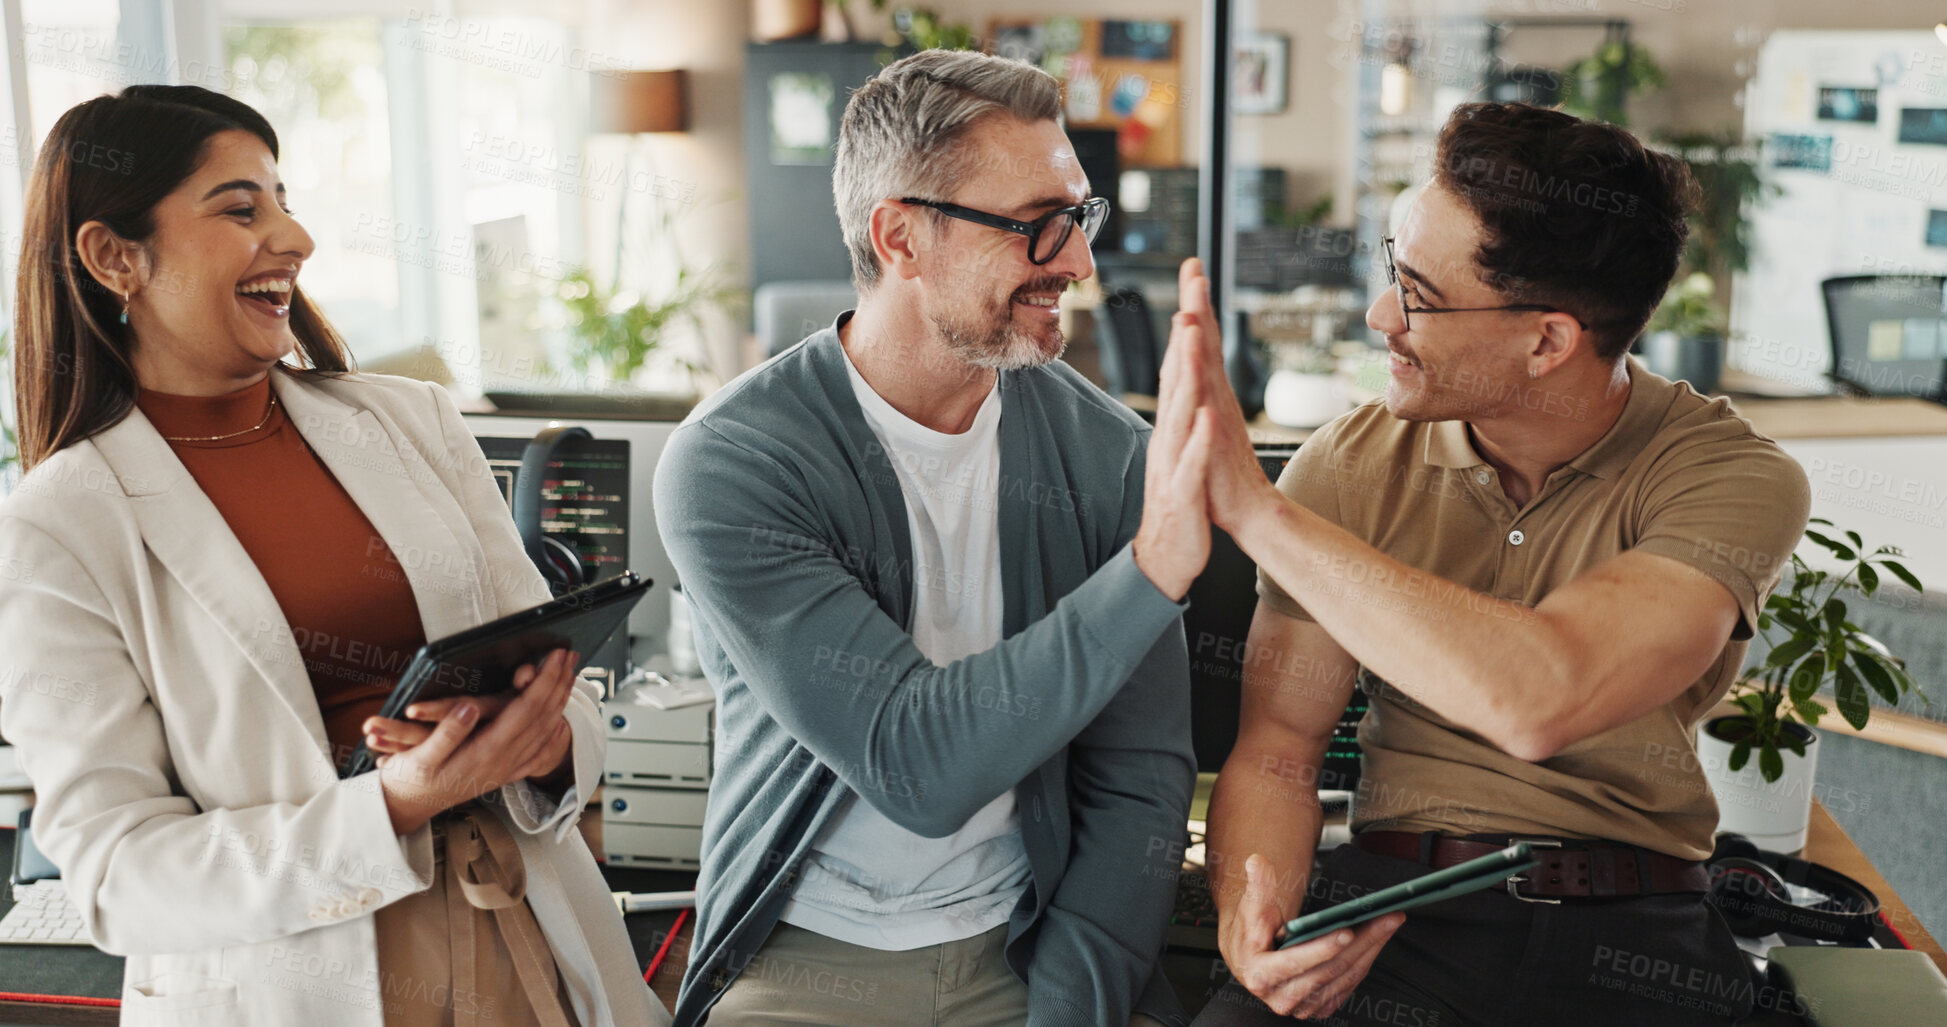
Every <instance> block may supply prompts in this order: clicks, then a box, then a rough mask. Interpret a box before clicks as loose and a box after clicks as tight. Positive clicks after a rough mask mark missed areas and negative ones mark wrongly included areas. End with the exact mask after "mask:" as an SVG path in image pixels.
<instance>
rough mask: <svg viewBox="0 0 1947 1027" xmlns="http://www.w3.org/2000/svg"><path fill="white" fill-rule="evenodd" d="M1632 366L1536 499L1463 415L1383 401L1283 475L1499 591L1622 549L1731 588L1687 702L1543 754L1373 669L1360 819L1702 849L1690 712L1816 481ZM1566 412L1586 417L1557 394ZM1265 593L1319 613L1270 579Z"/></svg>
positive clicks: (1719, 669)
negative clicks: (1618, 407) (1600, 424)
mask: <svg viewBox="0 0 1947 1027" xmlns="http://www.w3.org/2000/svg"><path fill="white" fill-rule="evenodd" d="M1629 373H1630V383H1631V388H1630V395H1629V399H1628V401H1627V403H1626V404H1625V405H1624V407H1623V412H1622V415H1621V417H1619V418H1618V419H1617V421H1616V424H1615V426H1614V427H1612V428H1611V429H1610V430H1609V432H1608V434H1606V435H1604V436H1603V437H1602V438H1601V439H1600V440H1598V441H1597V442H1596V443H1595V444H1594V445H1593V446H1590V447H1589V448H1588V449H1587V450H1585V451H1583V453H1582V454H1581V455H1580V456H1577V457H1576V458H1574V459H1573V460H1570V461H1569V462H1568V464H1567V465H1566V466H1563V467H1561V468H1559V469H1557V470H1556V471H1555V473H1553V474H1551V475H1549V476H1548V479H1547V481H1546V482H1545V483H1544V484H1543V486H1542V488H1541V490H1540V491H1539V492H1538V493H1537V494H1536V495H1535V497H1534V499H1533V500H1532V501H1531V502H1530V503H1529V504H1528V505H1527V506H1526V507H1525V508H1521V509H1517V508H1516V507H1515V505H1514V503H1513V502H1512V501H1511V500H1509V499H1508V497H1507V494H1506V493H1504V492H1502V491H1501V482H1500V476H1499V474H1498V473H1497V472H1496V471H1495V469H1494V468H1493V467H1491V466H1490V465H1489V464H1488V463H1487V462H1486V461H1485V460H1483V459H1481V457H1480V455H1479V454H1478V453H1476V452H1475V451H1474V447H1473V445H1472V443H1471V442H1470V440H1469V436H1468V428H1467V425H1466V423H1465V422H1462V421H1437V422H1418V423H1415V422H1409V421H1401V420H1399V419H1397V418H1395V417H1393V416H1392V415H1391V414H1389V413H1387V412H1386V407H1385V404H1384V403H1383V402H1381V401H1377V400H1375V401H1373V402H1371V403H1368V404H1366V405H1365V406H1362V407H1360V408H1358V409H1357V410H1354V411H1352V412H1351V413H1348V414H1346V415H1344V416H1343V417H1340V418H1338V419H1337V420H1335V421H1333V422H1332V423H1330V424H1328V425H1326V426H1325V427H1324V428H1321V429H1319V431H1318V432H1316V433H1315V434H1313V435H1312V437H1311V438H1310V439H1309V440H1308V441H1306V443H1305V444H1304V446H1303V447H1301V448H1300V449H1299V451H1298V455H1297V457H1296V458H1295V459H1293V460H1292V461H1291V463H1290V465H1289V466H1287V467H1286V468H1285V472H1284V474H1283V475H1282V476H1281V477H1280V478H1279V480H1278V489H1279V491H1281V492H1283V493H1284V494H1285V495H1286V496H1289V497H1291V498H1292V499H1294V500H1296V501H1297V502H1299V503H1302V504H1304V505H1305V506H1306V507H1308V508H1310V509H1311V510H1313V511H1314V512H1316V513H1318V514H1320V515H1321V516H1323V517H1325V518H1326V519H1328V520H1330V521H1332V522H1333V523H1335V524H1338V525H1340V526H1341V527H1343V528H1345V529H1346V530H1348V531H1350V532H1352V533H1353V534H1354V535H1357V536H1358V537H1359V538H1361V539H1364V540H1365V541H1366V542H1367V543H1369V544H1371V545H1373V546H1374V547H1376V548H1378V549H1379V550H1381V551H1383V552H1385V553H1386V554H1388V555H1389V556H1392V557H1393V558H1394V559H1397V560H1399V561H1401V562H1403V563H1406V564H1409V565H1411V566H1413V567H1416V568H1419V569H1421V570H1424V571H1427V572H1429V573H1430V574H1432V575H1435V576H1437V577H1438V578H1441V579H1445V580H1446V581H1448V582H1453V583H1456V584H1458V585H1460V586H1464V587H1465V588H1468V589H1472V590H1474V591H1477V592H1482V593H1485V594H1488V595H1492V596H1496V597H1498V598H1501V599H1506V600H1511V601H1513V602H1517V603H1522V604H1525V605H1528V606H1533V605H1535V604H1537V603H1539V602H1540V601H1541V600H1542V599H1543V598H1544V597H1546V596H1547V595H1548V594H1549V593H1550V592H1551V591H1553V590H1554V589H1556V588H1557V587H1559V586H1561V585H1563V584H1565V583H1567V582H1568V581H1570V580H1572V579H1574V578H1575V577H1576V576H1577V575H1579V574H1581V573H1582V572H1583V571H1586V570H1588V569H1589V568H1591V567H1594V566H1596V565H1597V564H1599V563H1601V562H1603V561H1604V560H1607V559H1609V558H1610V557H1612V556H1615V555H1616V554H1618V553H1621V552H1623V551H1624V550H1628V549H1639V550H1642V551H1645V552H1650V553H1656V554H1658V555H1660V556H1666V557H1669V558H1671V559H1675V560H1680V561H1682V562H1683V563H1686V564H1689V565H1690V566H1692V567H1695V568H1697V569H1698V570H1701V571H1703V572H1704V573H1705V574H1708V575H1710V576H1711V577H1712V578H1714V579H1716V580H1717V581H1719V582H1720V583H1722V584H1723V585H1724V587H1725V588H1726V589H1728V590H1729V591H1730V593H1731V595H1732V596H1734V597H1736V599H1737V605H1738V611H1739V613H1740V619H1739V623H1738V625H1737V628H1736V630H1735V631H1733V632H1732V634H1731V637H1730V638H1727V639H1725V641H1724V649H1723V652H1722V653H1720V654H1719V656H1718V659H1717V661H1716V662H1715V663H1713V664H1712V665H1711V667H1710V669H1709V670H1707V671H1705V672H1704V675H1703V676H1702V677H1700V678H1698V679H1697V680H1696V681H1695V682H1694V683H1692V684H1691V686H1690V687H1689V688H1688V689H1686V690H1685V691H1684V692H1683V693H1682V694H1681V695H1679V696H1678V697H1677V698H1676V699H1674V700H1673V701H1671V702H1670V703H1668V704H1666V705H1664V706H1663V707H1661V708H1659V709H1657V710H1656V711H1654V712H1652V713H1649V714H1647V715H1645V716H1643V717H1640V718H1638V719H1636V720H1634V721H1631V722H1629V723H1627V724H1624V725H1621V726H1620V727H1617V728H1614V729H1612V730H1609V731H1606V732H1603V733H1602V734H1599V735H1596V736H1594V737H1592V738H1586V739H1583V740H1582V741H1580V742H1576V743H1574V744H1573V745H1570V746H1568V747H1567V748H1565V749H1563V750H1562V751H1561V752H1559V753H1557V754H1556V755H1554V756H1552V757H1550V758H1548V759H1546V760H1543V761H1541V762H1539V763H1529V762H1526V761H1524V760H1519V759H1516V758H1514V757H1513V756H1510V755H1508V754H1507V753H1505V752H1502V751H1501V750H1500V749H1498V748H1496V747H1495V746H1493V745H1491V744H1489V743H1488V742H1486V741H1485V740H1483V739H1481V738H1480V737H1478V736H1476V735H1474V734H1473V733H1471V732H1469V731H1467V730H1466V729H1464V728H1460V727H1458V726H1456V725H1455V724H1454V723H1453V722H1451V721H1449V720H1447V719H1446V718H1444V717H1442V716H1440V715H1439V714H1437V713H1435V712H1433V711H1432V710H1430V709H1428V708H1426V707H1425V706H1422V705H1419V704H1418V703H1416V702H1414V701H1413V700H1412V699H1410V698H1408V697H1406V696H1405V695H1403V694H1401V693H1400V691H1399V690H1398V689H1397V688H1393V687H1389V686H1387V685H1386V684H1385V682H1383V681H1380V680H1379V679H1377V678H1375V677H1373V676H1372V675H1371V674H1367V673H1363V672H1362V673H1361V675H1360V687H1361V688H1362V689H1364V690H1365V691H1366V692H1367V694H1368V695H1369V697H1370V699H1371V710H1370V712H1368V713H1367V715H1366V718H1365V721H1364V723H1363V724H1362V725H1361V726H1360V728H1359V744H1360V746H1361V748H1362V749H1363V750H1364V752H1365V759H1364V764H1363V768H1364V769H1363V773H1362V775H1361V780H1360V782H1359V788H1358V791H1357V792H1356V793H1355V795H1354V800H1353V810H1352V820H1353V829H1354V830H1355V831H1357V830H1366V829H1389V830H1402V831H1428V830H1432V831H1442V832H1446V833H1449V834H1539V835H1560V836H1567V837H1588V838H1607V839H1611V840H1615V841H1623V842H1630V843H1632V844H1636V845H1641V846H1645V847H1647V848H1651V849H1655V850H1657V851H1659V852H1666V853H1669V854H1671V855H1673V856H1678V857H1681V858H1684V859H1702V858H1704V857H1705V856H1708V855H1709V854H1710V851H1711V835H1712V833H1713V832H1714V831H1715V829H1716V826H1717V803H1716V801H1715V800H1714V799H1713V798H1712V797H1711V792H1710V787H1709V785H1708V784H1706V783H1705V781H1704V776H1703V771H1702V768H1701V767H1700V766H1699V765H1698V762H1697V759H1696V749H1695V728H1696V724H1697V721H1698V720H1700V719H1701V718H1702V717H1703V715H1704V714H1705V713H1707V712H1709V711H1710V709H1711V708H1712V707H1713V706H1715V705H1716V703H1717V701H1718V700H1719V699H1720V698H1721V697H1722V696H1723V695H1724V693H1725V692H1726V691H1728V690H1729V688H1730V685H1731V682H1732V680H1733V679H1734V678H1735V676H1736V675H1737V673H1738V671H1739V669H1740V668H1741V667H1742V666H1743V663H1744V651H1745V649H1746V648H1747V646H1748V644H1749V643H1748V641H1747V640H1748V639H1749V638H1750V637H1751V632H1752V626H1753V625H1755V624H1756V623H1757V617H1758V611H1759V609H1760V608H1761V607H1762V606H1763V604H1764V601H1765V598H1766V597H1767V596H1768V595H1769V594H1770V592H1771V589H1772V588H1773V586H1775V585H1776V584H1777V583H1778V578H1779V574H1780V572H1781V571H1782V569H1783V567H1784V566H1785V565H1786V563H1787V562H1788V560H1789V556H1790V554H1791V551H1792V549H1793V548H1795V547H1796V546H1797V544H1798V540H1799V538H1800V536H1801V535H1802V534H1803V532H1804V530H1805V521H1806V516H1807V513H1808V509H1809V506H1810V502H1811V495H1810V489H1809V487H1808V486H1807V483H1806V480H1805V472H1804V471H1803V469H1801V468H1800V467H1799V464H1798V462H1797V461H1796V460H1794V459H1793V458H1792V457H1790V456H1788V455H1786V454H1785V452H1784V451H1783V450H1781V449H1779V448H1778V445H1777V444H1776V443H1774V442H1773V441H1771V440H1770V439H1768V438H1765V437H1764V436H1762V435H1760V434H1758V433H1757V432H1756V431H1755V430H1753V429H1752V427H1751V423H1750V422H1749V421H1746V420H1745V419H1744V418H1743V417H1740V416H1738V414H1737V412H1736V411H1735V410H1734V409H1732V407H1731V405H1730V402H1729V401H1728V400H1725V399H1705V398H1704V397H1702V396H1700V395H1698V394H1697V393H1696V391H1694V390H1693V389H1691V388H1690V386H1689V385H1688V384H1684V383H1673V382H1671V381H1669V380H1667V379H1664V378H1661V377H1658V376H1657V375H1654V374H1651V373H1650V372H1649V371H1647V370H1644V369H1643V368H1642V367H1641V366H1640V365H1638V364H1637V363H1636V362H1635V361H1634V360H1631V361H1630V368H1629ZM1563 414H1564V416H1568V417H1574V416H1577V411H1576V409H1575V408H1574V407H1572V406H1569V405H1566V404H1565V405H1564V407H1563ZM1440 587H1444V586H1443V585H1442V583H1441V582H1438V581H1435V582H1432V583H1431V584H1430V585H1429V588H1440ZM1258 594H1259V595H1260V596H1262V597H1263V599H1264V602H1265V603H1267V604H1268V605H1270V606H1271V607H1272V608H1273V609H1276V610H1278V611H1280V612H1283V613H1285V614H1288V615H1290V616H1293V617H1300V618H1304V619H1307V620H1309V619H1311V618H1310V616H1309V615H1308V614H1306V612H1305V610H1304V608H1303V607H1301V606H1299V605H1298V604H1297V603H1296V602H1295V601H1293V600H1292V598H1291V597H1290V596H1289V595H1287V594H1285V592H1284V591H1282V590H1281V589H1279V588H1278V587H1277V585H1276V584H1275V583H1274V582H1272V581H1270V580H1269V579H1268V578H1266V577H1264V576H1263V575H1262V574H1261V573H1260V575H1259V578H1258ZM1642 601H1643V602H1655V601H1656V597H1655V596H1643V597H1642ZM1481 644H1482V645H1492V644H1493V640H1492V639H1491V638H1483V639H1482V640H1481Z"/></svg>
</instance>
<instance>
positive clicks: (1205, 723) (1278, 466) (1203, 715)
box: [1183, 444, 1367, 791]
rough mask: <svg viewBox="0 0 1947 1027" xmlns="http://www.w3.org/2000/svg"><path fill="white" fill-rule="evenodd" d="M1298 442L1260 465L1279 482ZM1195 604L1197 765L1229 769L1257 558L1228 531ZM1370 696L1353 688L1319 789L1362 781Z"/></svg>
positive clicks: (1263, 455)
mask: <svg viewBox="0 0 1947 1027" xmlns="http://www.w3.org/2000/svg"><path fill="white" fill-rule="evenodd" d="M1297 451H1298V450H1297V447H1296V446H1292V445H1285V444H1279V445H1260V446H1258V447H1257V460H1258V464H1259V466H1261V467H1263V468H1264V473H1265V476H1266V477H1269V478H1270V479H1271V480H1272V481H1276V480H1278V475H1280V474H1283V473H1284V468H1285V465H1286V464H1288V463H1290V462H1291V458H1292V456H1293V455H1295V454H1296V453H1297ZM1187 598H1188V599H1189V603H1190V608H1189V609H1188V610H1187V611H1185V612H1184V614H1183V630H1184V635H1185V637H1186V639H1187V640H1188V642H1189V647H1190V736H1191V743H1192V744H1193V745H1194V746H1195V748H1196V753H1197V770H1198V771H1200V772H1203V773H1215V772H1217V771H1219V770H1222V769H1223V766H1224V761H1225V760H1226V759H1229V758H1230V750H1231V747H1232V746H1233V745H1235V744H1236V742H1237V723H1238V714H1239V712H1240V706H1241V702H1242V697H1243V683H1244V659H1245V640H1246V639H1247V638H1249V637H1250V633H1251V616H1252V615H1253V614H1254V613H1255V612H1256V610H1257V564H1256V563H1254V562H1252V560H1251V558H1250V557H1249V556H1248V555H1246V554H1245V552H1244V551H1243V550H1242V549H1239V548H1238V546H1237V543H1236V542H1234V541H1232V540H1231V537H1230V536H1229V535H1227V534H1225V533H1224V532H1223V531H1221V530H1218V529H1216V528H1214V527H1213V528H1212V529H1211V531H1210V561H1209V563H1207V564H1205V565H1204V569H1203V573H1202V574H1200V575H1198V576H1197V579H1196V581H1194V582H1192V583H1191V585H1190V591H1189V594H1188V596H1187ZM1366 705H1367V704H1366V697H1365V694H1364V693H1362V692H1358V691H1354V692H1353V693H1352V699H1351V701H1350V702H1349V703H1347V705H1346V707H1345V709H1344V711H1342V712H1341V713H1340V715H1339V723H1338V727H1337V729H1336V730H1334V731H1333V733H1332V741H1331V743H1330V744H1329V745H1328V746H1327V747H1326V750H1325V762H1324V765H1323V766H1322V767H1321V768H1320V775H1319V780H1318V787H1319V788H1320V789H1321V790H1328V791H1351V790H1353V788H1354V787H1355V786H1356V785H1357V784H1358V781H1359V736H1358V732H1359V721H1360V720H1362V719H1364V718H1365V715H1366Z"/></svg>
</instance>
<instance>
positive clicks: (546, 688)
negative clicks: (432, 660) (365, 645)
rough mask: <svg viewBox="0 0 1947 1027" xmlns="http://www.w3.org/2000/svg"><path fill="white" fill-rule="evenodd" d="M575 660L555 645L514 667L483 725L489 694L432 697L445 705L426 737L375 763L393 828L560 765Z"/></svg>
mask: <svg viewBox="0 0 1947 1027" xmlns="http://www.w3.org/2000/svg"><path fill="white" fill-rule="evenodd" d="M577 662H578V660H577V658H576V657H575V655H574V654H573V653H570V652H568V651H567V650H565V649H557V650H555V651H554V652H552V653H550V654H548V656H547V658H546V659H544V660H542V661H541V664H540V666H539V668H538V669H536V668H532V667H523V668H521V669H520V670H518V671H516V672H515V688H516V690H517V691H516V694H515V695H514V697H513V698H512V699H511V700H506V702H505V705H504V706H503V707H502V708H501V709H500V711H499V712H498V713H497V714H493V715H492V717H491V719H490V720H489V721H487V722H486V723H482V722H481V715H482V707H483V706H485V705H486V702H485V698H486V697H481V696H471V697H466V698H459V699H452V700H436V701H439V702H444V703H446V704H447V705H446V706H444V707H443V708H442V711H441V712H442V713H443V716H442V717H441V719H440V720H439V721H438V723H437V724H436V725H435V726H434V727H433V729H432V731H431V732H430V734H428V735H427V736H426V737H425V739H424V741H421V742H419V743H418V744H416V745H412V746H410V747H407V748H404V749H402V750H400V751H396V752H391V753H389V754H387V755H385V756H384V757H382V758H381V759H380V762H379V771H378V772H379V787H380V788H381V789H382V790H383V791H384V792H385V800H386V808H387V811H388V812H389V813H390V814H391V815H392V829H393V832H394V833H395V834H401V835H404V834H410V833H412V832H413V831H415V830H417V829H418V828H419V827H420V825H422V824H424V823H426V822H427V821H428V820H431V819H432V818H433V816H435V815H436V814H438V813H439V812H440V811H441V810H445V809H449V808H451V807H453V806H457V805H459V804H460V803H463V802H466V801H468V800H469V799H473V798H475V797H477V796H480V795H483V794H486V793H488V792H492V791H497V790H499V789H500V788H501V787H503V786H505V785H507V784H510V783H512V782H514V781H519V780H521V779H523V778H528V777H543V776H546V775H550V774H552V773H554V772H555V771H556V770H558V768H559V767H560V765H561V763H562V760H563V758H564V756H565V754H566V752H567V747H568V742H569V739H568V723H567V721H566V720H565V719H564V718H563V717H562V715H561V714H562V711H563V710H565V709H566V708H567V706H568V697H569V695H570V694H571V693H572V692H573V690H574V683H575V665H576V663H577ZM431 702H432V701H429V703H428V705H430V704H431ZM373 719H374V720H377V719H379V718H373ZM385 723H386V724H387V725H400V724H404V723H405V722H401V721H386V722H385ZM388 733H389V729H388ZM367 744H368V745H369V744H370V742H369V740H368V742H367Z"/></svg>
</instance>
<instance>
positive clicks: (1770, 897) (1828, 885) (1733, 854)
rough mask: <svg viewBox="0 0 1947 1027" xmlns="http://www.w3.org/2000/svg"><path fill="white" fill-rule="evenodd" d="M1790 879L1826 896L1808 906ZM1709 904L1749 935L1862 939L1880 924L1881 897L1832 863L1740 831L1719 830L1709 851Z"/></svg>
mask: <svg viewBox="0 0 1947 1027" xmlns="http://www.w3.org/2000/svg"><path fill="white" fill-rule="evenodd" d="M1786 882H1790V883H1791V884H1794V885H1797V886H1798V887H1801V888H1808V889H1810V890H1812V891H1815V892H1818V893H1820V894H1821V895H1823V896H1824V898H1823V899H1822V900H1820V901H1818V902H1815V903H1813V904H1811V905H1809V906H1800V905H1797V904H1796V903H1794V902H1793V901H1792V898H1791V892H1790V891H1789V890H1787V889H1786V887H1785V884H1786ZM1710 903H1711V905H1713V906H1715V907H1717V911H1718V912H1719V913H1721V914H1723V917H1724V922H1725V923H1726V924H1728V925H1729V926H1730V928H1731V933H1733V934H1736V935H1738V936H1739V937H1744V938H1762V937H1765V936H1766V935H1770V934H1794V935H1798V936H1799V937H1802V938H1816V939H1818V940H1820V941H1837V942H1846V943H1857V942H1863V941H1865V940H1866V939H1868V938H1871V937H1872V936H1873V928H1874V927H1876V926H1878V924H1879V896H1877V895H1874V894H1873V893H1872V889H1870V888H1867V887H1866V886H1865V885H1863V884H1860V883H1859V882H1858V881H1855V880H1853V879H1852V878H1850V877H1847V876H1846V875H1844V874H1842V873H1839V872H1838V871H1836V870H1833V869H1831V868H1829V867H1822V866H1820V865H1818V864H1817V863H1813V862H1811V861H1810V860H1803V859H1798V858H1796V857H1794V856H1787V855H1784V854H1782V853H1777V852H1767V851H1765V850H1763V849H1760V848H1758V847H1757V846H1756V845H1753V844H1751V841H1750V839H1748V838H1746V837H1744V836H1743V835H1741V834H1720V835H1718V836H1717V849H1716V851H1714V852H1712V853H1711V856H1710Z"/></svg>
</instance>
